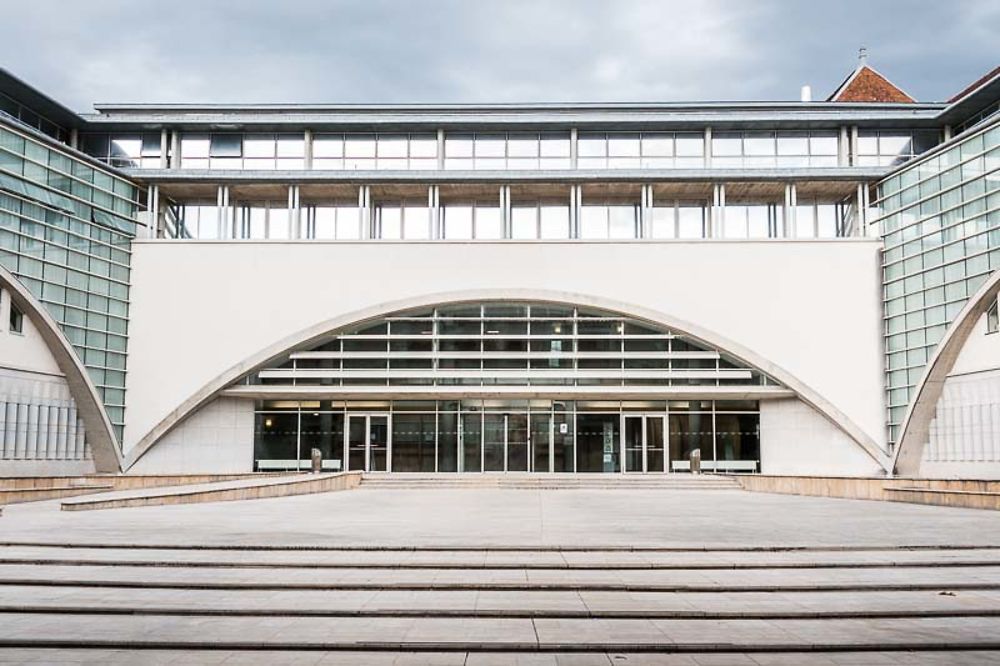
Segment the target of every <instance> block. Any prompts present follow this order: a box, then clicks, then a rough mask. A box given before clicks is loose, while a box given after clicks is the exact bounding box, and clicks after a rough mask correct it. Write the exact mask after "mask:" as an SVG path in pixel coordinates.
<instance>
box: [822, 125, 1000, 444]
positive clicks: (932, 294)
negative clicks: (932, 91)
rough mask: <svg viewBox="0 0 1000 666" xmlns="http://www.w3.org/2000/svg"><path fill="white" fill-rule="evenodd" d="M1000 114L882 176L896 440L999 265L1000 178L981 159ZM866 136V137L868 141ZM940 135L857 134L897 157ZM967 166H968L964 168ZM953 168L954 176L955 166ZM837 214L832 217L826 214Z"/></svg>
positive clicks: (995, 139)
mask: <svg viewBox="0 0 1000 666" xmlns="http://www.w3.org/2000/svg"><path fill="white" fill-rule="evenodd" d="M997 127H998V122H996V121H994V122H993V123H992V124H987V125H985V126H984V127H982V129H981V130H980V131H978V132H976V133H974V134H971V135H969V136H967V137H964V138H962V139H960V140H959V141H958V142H957V144H956V145H955V146H954V147H953V148H951V149H950V150H947V151H945V152H943V153H942V154H940V155H937V156H932V157H930V158H926V159H923V160H917V161H915V162H914V163H913V164H909V165H907V166H906V167H905V168H904V169H903V170H901V171H899V172H897V173H896V174H895V175H894V176H892V177H891V178H889V179H887V180H886V181H884V182H883V183H882V185H881V186H880V190H879V200H878V201H877V202H876V206H877V207H878V208H879V209H880V210H881V216H880V217H879V218H878V219H877V220H876V221H875V224H877V225H878V228H879V230H880V233H881V235H882V239H883V243H884V251H883V257H882V259H883V282H884V284H883V293H884V307H885V313H886V318H885V347H886V357H885V367H886V383H887V397H888V410H887V414H888V437H889V440H890V441H891V442H894V441H895V440H896V438H897V437H898V436H899V427H900V425H901V423H902V419H903V417H904V415H905V413H906V409H907V408H908V406H909V401H910V398H911V397H912V395H913V392H914V387H915V385H916V383H917V382H918V381H919V380H920V377H921V375H922V373H923V371H924V366H925V365H926V363H927V359H928V358H930V356H931V355H932V354H933V350H934V345H936V344H937V343H938V342H939V341H940V339H941V337H942V336H943V334H944V331H945V330H946V329H947V326H948V325H950V324H951V323H952V322H953V321H954V318H955V317H956V316H957V314H958V313H959V312H960V311H961V309H962V307H963V306H964V305H965V304H966V302H967V301H968V299H969V298H970V297H971V295H972V294H974V293H975V291H976V289H978V287H979V285H981V284H982V283H983V282H984V281H985V280H986V278H987V276H988V275H989V274H990V273H992V272H993V271H995V270H996V269H997V268H998V265H997V264H996V263H995V262H994V263H991V261H990V256H991V255H992V254H993V253H995V252H996V251H997V249H1000V234H998V233H997V232H996V230H997V229H1000V211H998V207H997V205H996V204H998V203H1000V202H994V205H989V204H987V203H986V202H987V201H988V195H987V194H986V193H988V192H995V191H996V190H997V189H998V188H997V183H998V182H1000V179H998V178H997V176H996V173H997V172H998V171H997V170H998V168H1000V165H997V164H994V165H993V171H992V172H986V171H985V170H984V169H982V168H980V160H981V157H982V155H983V154H984V153H986V152H989V151H990V150H995V149H996V148H997V147H998V146H1000V131H997V129H996V128H997ZM862 138H864V141H863V142H862ZM936 140H937V139H936V135H930V134H927V133H920V132H912V133H898V132H896V133H889V132H867V133H865V134H864V135H863V136H862V135H861V134H859V137H858V145H859V150H858V152H859V155H862V156H867V157H869V158H871V160H872V161H873V163H874V162H877V163H879V164H896V163H900V162H902V161H905V160H907V159H909V158H911V157H912V156H913V155H914V154H915V153H917V152H919V151H923V150H926V149H927V148H928V147H929V146H930V145H933V142H935V141H936ZM965 167H969V168H965ZM948 174H954V177H952V176H950V175H948ZM827 224H828V225H829V224H830V223H829V222H828V223H827Z"/></svg>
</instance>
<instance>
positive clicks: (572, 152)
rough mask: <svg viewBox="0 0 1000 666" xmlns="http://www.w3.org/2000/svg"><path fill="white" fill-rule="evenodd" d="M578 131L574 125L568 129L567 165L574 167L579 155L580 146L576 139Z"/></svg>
mask: <svg viewBox="0 0 1000 666" xmlns="http://www.w3.org/2000/svg"><path fill="white" fill-rule="evenodd" d="M578 135H579V132H578V131H577V129H576V128H575V127H574V128H573V129H571V130H570V131H569V167H570V168H571V169H575V168H576V165H577V162H578V158H579V156H580V146H579V142H578V141H577V138H578Z"/></svg>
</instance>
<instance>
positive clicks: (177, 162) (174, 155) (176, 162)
mask: <svg viewBox="0 0 1000 666" xmlns="http://www.w3.org/2000/svg"><path fill="white" fill-rule="evenodd" d="M181 159H182V156H181V133H180V132H178V131H177V130H174V131H172V132H171V133H170V168H171V169H180V168H181Z"/></svg>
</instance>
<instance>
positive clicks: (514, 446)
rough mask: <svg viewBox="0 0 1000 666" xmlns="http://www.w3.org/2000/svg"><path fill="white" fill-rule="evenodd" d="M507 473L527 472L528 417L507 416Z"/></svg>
mask: <svg viewBox="0 0 1000 666" xmlns="http://www.w3.org/2000/svg"><path fill="white" fill-rule="evenodd" d="M506 419H507V471H508V472H527V471H528V415H527V414H507V415H506Z"/></svg>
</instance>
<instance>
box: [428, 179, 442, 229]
mask: <svg viewBox="0 0 1000 666" xmlns="http://www.w3.org/2000/svg"><path fill="white" fill-rule="evenodd" d="M427 211H428V214H429V216H430V225H431V234H430V237H431V238H432V239H434V240H437V239H438V238H441V237H442V236H443V234H442V233H441V232H442V229H441V188H440V187H438V186H437V185H429V186H428V187H427Z"/></svg>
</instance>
